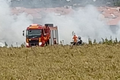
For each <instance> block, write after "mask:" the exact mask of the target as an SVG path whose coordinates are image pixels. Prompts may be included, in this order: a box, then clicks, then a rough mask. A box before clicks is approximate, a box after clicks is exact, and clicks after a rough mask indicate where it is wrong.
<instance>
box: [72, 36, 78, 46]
mask: <svg viewBox="0 0 120 80" xmlns="http://www.w3.org/2000/svg"><path fill="white" fill-rule="evenodd" d="M77 39H78V37H77V36H76V35H74V36H73V41H74V42H73V45H76V44H77Z"/></svg>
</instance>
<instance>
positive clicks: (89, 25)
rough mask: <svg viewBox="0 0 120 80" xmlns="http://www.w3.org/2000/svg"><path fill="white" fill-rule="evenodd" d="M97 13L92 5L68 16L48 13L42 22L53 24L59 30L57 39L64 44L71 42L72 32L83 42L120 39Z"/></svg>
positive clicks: (76, 10) (117, 31)
mask: <svg viewBox="0 0 120 80" xmlns="http://www.w3.org/2000/svg"><path fill="white" fill-rule="evenodd" d="M100 15H101V14H100V13H99V11H98V10H97V9H96V8H95V7H94V6H92V5H88V6H86V7H84V8H79V9H75V10H73V11H72V12H71V13H69V14H68V15H59V16H58V15H55V13H51V14H50V13H49V14H47V16H46V17H45V19H44V20H43V22H44V23H53V24H55V25H57V26H58V28H59V36H60V37H59V39H60V40H64V42H65V44H69V43H70V42H71V41H72V37H73V36H72V32H73V31H74V32H75V34H76V35H77V36H80V37H81V38H82V40H83V41H84V42H88V38H90V39H91V40H94V39H96V40H97V41H101V40H102V38H104V39H105V38H108V39H110V38H112V39H115V38H118V39H119V38H120V37H119V35H118V33H119V32H120V30H119V28H118V29H117V30H116V33H113V32H112V30H111V29H110V27H109V26H108V25H107V24H106V21H104V20H101V18H100Z"/></svg>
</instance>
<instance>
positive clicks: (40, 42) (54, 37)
mask: <svg viewBox="0 0 120 80" xmlns="http://www.w3.org/2000/svg"><path fill="white" fill-rule="evenodd" d="M23 36H25V31H23ZM58 42H59V41H58V28H57V26H55V27H54V26H53V24H45V25H44V26H43V25H39V24H31V25H30V26H28V27H27V29H26V47H32V46H42V47H43V46H47V45H53V44H58Z"/></svg>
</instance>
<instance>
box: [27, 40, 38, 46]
mask: <svg viewBox="0 0 120 80" xmlns="http://www.w3.org/2000/svg"><path fill="white" fill-rule="evenodd" d="M38 45H39V41H38V40H31V41H29V46H38Z"/></svg>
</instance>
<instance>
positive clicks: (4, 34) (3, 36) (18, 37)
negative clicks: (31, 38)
mask: <svg viewBox="0 0 120 80" xmlns="http://www.w3.org/2000/svg"><path fill="white" fill-rule="evenodd" d="M9 4H10V3H9V1H7V0H0V5H1V6H0V41H2V42H6V43H7V44H8V45H11V44H12V45H13V46H16V45H20V44H22V43H23V42H25V37H23V36H22V31H23V30H25V29H26V27H27V26H28V25H29V24H31V23H32V22H31V21H30V20H29V18H27V14H26V13H20V14H18V15H13V14H12V12H11V8H10V6H9Z"/></svg>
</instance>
